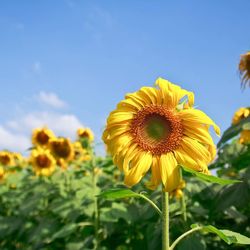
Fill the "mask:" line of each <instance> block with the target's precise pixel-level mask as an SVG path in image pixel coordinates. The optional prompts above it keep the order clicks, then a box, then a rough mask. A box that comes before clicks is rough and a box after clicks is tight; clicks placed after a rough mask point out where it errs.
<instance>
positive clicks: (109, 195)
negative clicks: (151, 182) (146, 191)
mask: <svg viewBox="0 0 250 250" xmlns="http://www.w3.org/2000/svg"><path fill="white" fill-rule="evenodd" d="M97 197H101V198H106V199H110V200H113V199H121V198H128V197H140V195H139V194H137V193H135V192H133V191H132V190H130V189H124V188H113V189H109V190H106V191H104V192H102V193H100V194H99V195H97Z"/></svg>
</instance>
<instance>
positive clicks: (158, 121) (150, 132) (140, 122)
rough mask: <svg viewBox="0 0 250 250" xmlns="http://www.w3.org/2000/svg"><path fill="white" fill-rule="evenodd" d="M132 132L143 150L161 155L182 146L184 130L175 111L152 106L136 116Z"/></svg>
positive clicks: (132, 124)
mask: <svg viewBox="0 0 250 250" xmlns="http://www.w3.org/2000/svg"><path fill="white" fill-rule="evenodd" d="M130 132H131V134H132V135H133V138H134V140H135V142H136V143H137V144H138V145H139V146H140V147H141V148H142V149H143V150H145V151H150V152H152V153H153V154H155V155H160V154H163V153H167V152H171V151H173V150H175V149H176V148H177V147H178V146H179V145H180V142H181V139H182V135H183V128H182V124H181V120H180V119H179V117H178V116H177V114H175V113H174V112H173V111H171V110H169V109H167V108H166V107H163V106H161V105H151V106H147V107H145V108H143V109H142V110H140V111H138V113H137V114H136V115H135V116H134V118H133V120H132V123H131V129H130Z"/></svg>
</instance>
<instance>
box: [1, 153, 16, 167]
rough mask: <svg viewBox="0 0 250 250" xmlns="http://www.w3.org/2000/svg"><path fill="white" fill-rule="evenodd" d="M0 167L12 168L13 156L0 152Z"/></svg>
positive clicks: (13, 163)
mask: <svg viewBox="0 0 250 250" xmlns="http://www.w3.org/2000/svg"><path fill="white" fill-rule="evenodd" d="M0 165H3V166H14V165H15V161H14V157H13V154H12V153H11V152H9V151H1V152H0Z"/></svg>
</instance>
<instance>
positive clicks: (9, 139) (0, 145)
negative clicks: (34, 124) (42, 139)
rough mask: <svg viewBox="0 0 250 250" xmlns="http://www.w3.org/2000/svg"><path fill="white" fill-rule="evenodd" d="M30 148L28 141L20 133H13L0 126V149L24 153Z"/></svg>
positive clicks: (26, 137) (27, 138)
mask: <svg viewBox="0 0 250 250" xmlns="http://www.w3.org/2000/svg"><path fill="white" fill-rule="evenodd" d="M29 147H30V139H29V137H28V136H25V135H23V134H20V133H13V132H11V131H9V130H8V129H6V128H4V127H2V126H0V149H8V150H12V151H18V152H24V151H25V150H27V149H28V148H29Z"/></svg>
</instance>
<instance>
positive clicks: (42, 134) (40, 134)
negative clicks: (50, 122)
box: [32, 128, 55, 147]
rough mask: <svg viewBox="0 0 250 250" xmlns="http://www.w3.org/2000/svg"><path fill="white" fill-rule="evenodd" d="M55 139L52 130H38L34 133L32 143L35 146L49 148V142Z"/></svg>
mask: <svg viewBox="0 0 250 250" xmlns="http://www.w3.org/2000/svg"><path fill="white" fill-rule="evenodd" d="M52 138H55V135H54V133H53V131H52V130H50V129H47V128H36V129H34V130H33V132H32V143H33V145H34V146H40V147H47V146H48V144H49V140H50V139H52Z"/></svg>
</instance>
